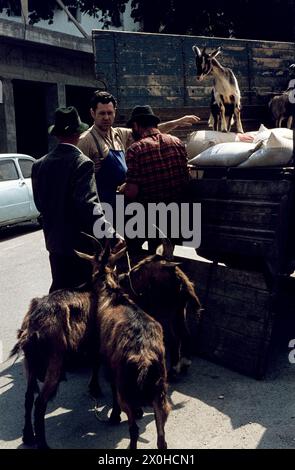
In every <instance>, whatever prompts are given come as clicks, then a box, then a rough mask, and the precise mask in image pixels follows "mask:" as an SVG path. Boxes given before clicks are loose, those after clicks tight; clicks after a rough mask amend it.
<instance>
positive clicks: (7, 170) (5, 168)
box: [0, 160, 19, 181]
mask: <svg viewBox="0 0 295 470" xmlns="http://www.w3.org/2000/svg"><path fill="white" fill-rule="evenodd" d="M18 179H19V176H18V172H17V169H16V166H15V164H14V162H13V161H9V160H6V161H5V162H0V181H10V180H18Z"/></svg>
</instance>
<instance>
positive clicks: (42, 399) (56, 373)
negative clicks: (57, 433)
mask: <svg viewBox="0 0 295 470" xmlns="http://www.w3.org/2000/svg"><path fill="white" fill-rule="evenodd" d="M62 357H63V355H62V354H55V355H54V356H53V357H52V358H51V361H50V363H49V365H48V368H47V372H46V376H45V380H44V385H43V388H42V390H41V392H40V394H39V395H38V397H37V398H36V401H35V413H34V426H35V435H36V443H37V448H38V449H49V447H48V444H47V442H46V437H45V421H44V419H45V413H46V408H47V403H48V401H49V400H50V399H51V398H53V397H54V395H55V394H56V392H57V388H58V384H59V382H60V378H61V374H62V370H63V359H62Z"/></svg>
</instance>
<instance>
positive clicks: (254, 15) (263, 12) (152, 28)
mask: <svg viewBox="0 0 295 470" xmlns="http://www.w3.org/2000/svg"><path fill="white" fill-rule="evenodd" d="M63 2H64V4H65V5H70V6H79V7H80V9H81V11H82V12H85V13H88V14H90V15H92V16H94V17H96V18H99V19H100V20H101V21H102V22H103V23H104V25H105V26H109V25H110V24H113V25H115V26H119V25H120V13H122V12H124V11H125V8H126V4H127V2H128V0H63ZM3 8H8V9H9V10H10V11H14V9H19V8H20V0H0V11H2V9H3ZM55 8H58V5H57V3H56V0H29V9H30V11H31V14H30V21H31V23H36V22H38V21H39V20H40V19H45V20H49V22H52V18H53V12H54V9H55ZM131 8H132V17H133V18H134V20H135V21H136V22H139V24H140V29H141V30H142V31H146V32H153V33H158V32H162V33H167V34H193V35H199V36H201V35H204V36H221V37H236V38H244V39H247V38H249V39H265V40H279V41H293V40H294V39H295V0H285V1H284V2H282V1H281V0H260V1H259V0H227V1H226V2H220V0H218V1H217V0H193V1H192V0H132V2H131Z"/></svg>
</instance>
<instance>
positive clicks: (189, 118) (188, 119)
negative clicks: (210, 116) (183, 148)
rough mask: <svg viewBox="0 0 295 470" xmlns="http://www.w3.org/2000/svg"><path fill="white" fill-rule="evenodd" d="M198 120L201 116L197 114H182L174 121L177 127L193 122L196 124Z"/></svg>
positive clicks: (190, 124) (187, 125)
mask: <svg viewBox="0 0 295 470" xmlns="http://www.w3.org/2000/svg"><path fill="white" fill-rule="evenodd" d="M200 120H201V118H199V116H194V115H193V114H188V115H187V116H182V117H181V118H179V119H176V122H177V125H178V126H179V127H190V126H192V125H193V124H198V122H199V121H200Z"/></svg>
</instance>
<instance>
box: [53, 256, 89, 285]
mask: <svg viewBox="0 0 295 470" xmlns="http://www.w3.org/2000/svg"><path fill="white" fill-rule="evenodd" d="M49 261H50V267H51V274H52V284H51V287H50V290H49V292H54V291H56V290H58V289H74V288H76V287H78V286H80V285H82V284H84V283H86V282H89V281H91V275H92V266H91V264H90V263H89V262H87V261H86V260H82V259H80V258H78V256H64V255H60V254H57V253H50V254H49Z"/></svg>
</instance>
